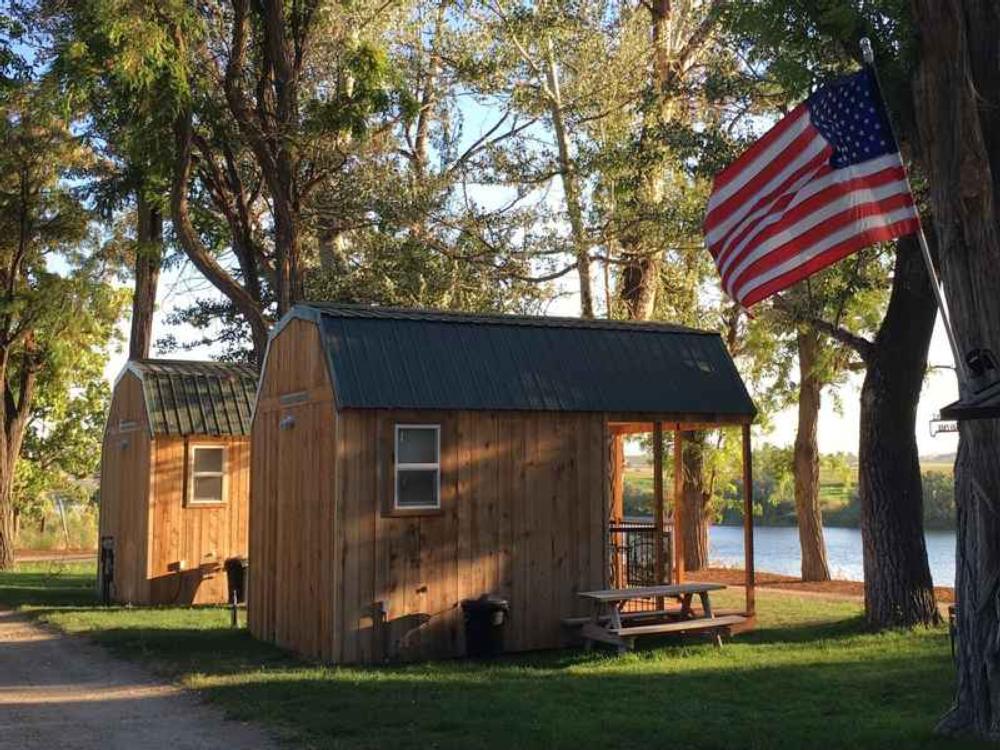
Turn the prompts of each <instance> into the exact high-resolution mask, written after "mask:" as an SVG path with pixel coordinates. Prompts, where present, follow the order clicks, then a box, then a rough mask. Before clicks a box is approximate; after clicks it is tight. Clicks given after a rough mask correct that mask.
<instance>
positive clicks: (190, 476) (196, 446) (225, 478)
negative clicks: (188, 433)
mask: <svg viewBox="0 0 1000 750" xmlns="http://www.w3.org/2000/svg"><path fill="white" fill-rule="evenodd" d="M209 448H211V449H214V450H221V451H222V470H221V471H201V472H198V474H197V476H200V477H222V497H221V498H220V499H219V500H195V499H194V480H195V476H196V475H195V470H194V464H195V461H194V454H195V451H198V450H202V449H209ZM187 460H188V470H187V492H186V493H185V495H186V496H185V498H184V500H185V505H186V506H187V507H194V508H200V507H202V506H210V505H225V504H226V503H227V502H229V446H228V445H226V444H225V443H189V444H188V450H187Z"/></svg>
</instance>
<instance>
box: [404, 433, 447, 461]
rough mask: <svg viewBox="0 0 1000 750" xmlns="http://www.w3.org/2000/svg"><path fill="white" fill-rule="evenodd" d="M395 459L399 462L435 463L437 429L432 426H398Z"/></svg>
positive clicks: (436, 458) (436, 459)
mask: <svg viewBox="0 0 1000 750" xmlns="http://www.w3.org/2000/svg"><path fill="white" fill-rule="evenodd" d="M397 440H398V445H397V446H396V461H397V462H398V463H400V464H436V463H437V461H438V457H437V430H436V429H435V428H433V427H400V428H399V435H398V437H397Z"/></svg>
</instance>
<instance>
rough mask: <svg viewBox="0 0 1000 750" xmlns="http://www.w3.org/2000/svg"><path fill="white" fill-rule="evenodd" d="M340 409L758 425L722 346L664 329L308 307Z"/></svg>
mask: <svg viewBox="0 0 1000 750" xmlns="http://www.w3.org/2000/svg"><path fill="white" fill-rule="evenodd" d="M296 318H298V319H306V320H311V321H313V322H315V323H316V325H317V326H318V327H319V331H320V337H321V341H322V342H323V346H324V348H325V353H326V357H327V362H328V366H329V371H330V377H331V381H332V383H333V386H334V395H335V398H336V403H337V407H338V408H341V409H347V408H360V409H376V408H401V409H450V410H526V411H561V412H595V411H600V412H616V413H626V412H628V413H649V414H668V413H670V414H682V413H683V414H706V415H709V414H711V415H726V416H729V417H746V418H752V417H753V415H754V414H756V408H755V407H754V404H753V401H752V400H751V399H750V396H749V394H748V393H747V389H746V387H745V386H744V384H743V381H742V379H741V378H740V376H739V373H738V372H737V371H736V367H735V365H734V363H733V361H732V358H731V357H730V356H729V352H728V351H727V350H726V346H725V344H724V343H723V341H722V338H721V337H720V336H719V335H718V334H717V333H715V332H710V331H701V330H698V329H694V328H687V327H684V326H677V325H665V324H662V323H635V322H619V321H607V320H586V319H579V318H553V317H528V316H513V315H482V314H465V313H452V312H440V311H431V310H402V309H392V308H376V307H363V306H356V305H335V304H322V303H308V304H302V305H297V306H295V307H294V308H293V309H292V310H291V311H290V312H289V313H288V314H287V315H286V316H285V317H284V318H283V319H282V320H281V321H280V322H279V323H278V325H277V326H275V329H274V331H273V332H272V334H271V335H272V336H275V335H277V334H278V333H279V332H280V330H281V329H282V328H283V327H284V325H285V324H286V323H287V322H288V321H289V320H293V319H296Z"/></svg>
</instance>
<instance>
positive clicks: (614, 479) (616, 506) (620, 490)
mask: <svg viewBox="0 0 1000 750" xmlns="http://www.w3.org/2000/svg"><path fill="white" fill-rule="evenodd" d="M608 459H609V462H610V464H611V517H610V518H609V519H608V520H610V521H611V522H612V523H621V522H622V518H623V517H624V515H625V513H624V502H623V500H624V497H625V438H624V436H622V435H618V434H612V435H611V455H610V456H609V457H608Z"/></svg>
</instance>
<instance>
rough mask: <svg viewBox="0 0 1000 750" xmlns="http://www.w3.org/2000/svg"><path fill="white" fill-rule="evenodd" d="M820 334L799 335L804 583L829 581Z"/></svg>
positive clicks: (798, 485)
mask: <svg viewBox="0 0 1000 750" xmlns="http://www.w3.org/2000/svg"><path fill="white" fill-rule="evenodd" d="M821 346H822V341H821V337H820V333H819V332H818V331H815V330H814V329H812V328H805V329H803V330H801V331H800V332H799V334H798V350H799V425H798V430H797V432H796V433H795V456H794V470H795V471H794V473H795V514H796V516H797V517H798V522H799V547H800V548H801V550H802V580H803V581H829V580H830V567H829V566H828V565H827V562H826V541H825V540H824V539H823V515H822V514H821V513H820V508H819V445H818V444H817V442H816V431H817V426H818V424H819V408H820V398H821V392H822V390H823V382H822V379H821V377H820V375H819V371H818V366H819V355H820V347H821Z"/></svg>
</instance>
